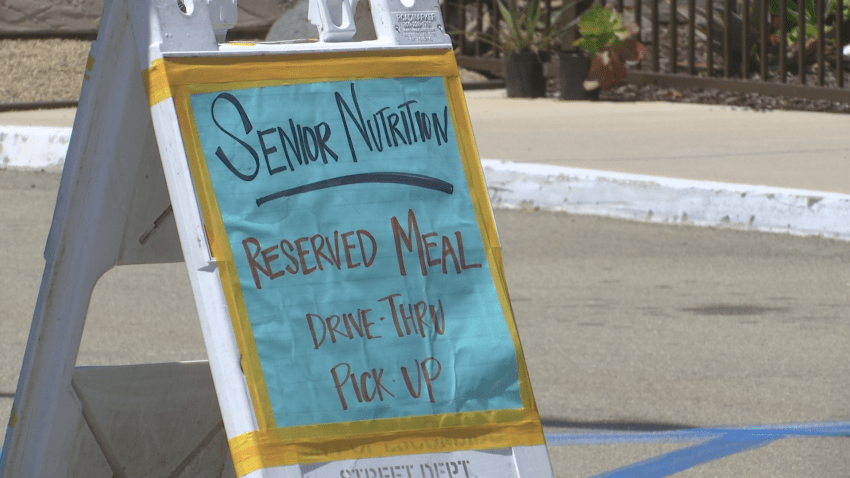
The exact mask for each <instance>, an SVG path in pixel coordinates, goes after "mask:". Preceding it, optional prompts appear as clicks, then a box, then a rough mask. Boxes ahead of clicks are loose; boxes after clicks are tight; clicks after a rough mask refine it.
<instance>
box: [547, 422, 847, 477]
mask: <svg viewBox="0 0 850 478" xmlns="http://www.w3.org/2000/svg"><path fill="white" fill-rule="evenodd" d="M837 436H844V437H850V421H848V422H826V423H794V424H789V425H758V426H749V427H724V428H694V429H685V430H673V431H666V432H627V433H547V434H546V444H547V445H550V446H557V445H609V444H629V443H682V442H700V443H699V444H697V445H693V446H690V447H687V448H682V449H680V450H676V451H672V452H670V453H666V454H663V455H659V456H656V457H653V458H649V459H647V460H644V461H640V462H638V463H633V464H631V465H627V466H625V467H622V468H618V469H616V470H611V471H608V472H605V473H602V474H600V475H596V476H594V477H592V478H621V477H629V478H661V477H664V476H669V475H672V474H674V473H678V472H680V471H683V470H687V469H688V468H692V467H694V466H698V465H701V464H703V463H708V462H710V461H714V460H718V459H720V458H724V457H726V456H729V455H733V454H735V453H740V452H742V451H746V450H751V449H754V448H759V447H762V446H765V445H767V444H769V443H771V442H773V441H776V440H779V439H782V438H788V437H837Z"/></svg>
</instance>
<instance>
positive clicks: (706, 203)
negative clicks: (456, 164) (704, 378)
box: [0, 126, 850, 240]
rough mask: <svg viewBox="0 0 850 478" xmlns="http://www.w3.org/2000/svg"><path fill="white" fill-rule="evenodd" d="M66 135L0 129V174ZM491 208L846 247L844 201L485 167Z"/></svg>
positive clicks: (48, 162) (27, 164)
mask: <svg viewBox="0 0 850 478" xmlns="http://www.w3.org/2000/svg"><path fill="white" fill-rule="evenodd" d="M70 138H71V128H52V127H44V126H0V169H3V168H16V169H17V168H20V169H50V170H61V168H62V166H63V164H64V162H65V155H66V153H67V151H68V143H69V141H70ZM481 163H482V166H483V168H484V178H485V180H486V182H487V189H488V191H489V194H490V202H491V203H492V205H493V207H497V208H509V209H535V208H537V209H544V210H553V211H565V212H570V213H574V214H588V215H596V216H607V217H616V218H621V219H630V220H637V221H650V222H659V223H683V224H693V225H698V226H720V227H735V228H740V229H753V230H759V231H769V232H786V233H791V234H798V235H822V236H824V237H833V238H837V239H844V240H850V195H847V194H836V193H827V192H819V191H806V190H801V189H784V188H772V187H767V186H751V185H746V184H731V183H717V182H709V181H690V180H684V179H672V178H662V177H656V176H644V175H638V174H625V173H614V172H608V171H596V170H592V169H580V168H565V167H561V166H550V165H543V164H534V163H518V162H511V161H501V160H493V159H484V160H482V161H481Z"/></svg>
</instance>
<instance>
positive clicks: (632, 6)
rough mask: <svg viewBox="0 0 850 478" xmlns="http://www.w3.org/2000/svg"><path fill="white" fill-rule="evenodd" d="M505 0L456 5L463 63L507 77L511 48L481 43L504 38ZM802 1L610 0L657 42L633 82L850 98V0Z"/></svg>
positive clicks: (451, 7)
mask: <svg viewBox="0 0 850 478" xmlns="http://www.w3.org/2000/svg"><path fill="white" fill-rule="evenodd" d="M497 1H498V0H455V2H454V3H450V4H447V5H446V7H445V8H446V11H447V23H448V24H449V25H450V27H452V26H453V27H454V28H451V29H450V31H452V32H453V34H452V38H453V41H454V44H455V47H456V51H457V52H458V63H459V64H460V65H461V66H464V67H467V68H470V69H475V70H483V71H489V72H490V73H493V74H496V75H501V74H502V72H503V63H504V58H503V53H504V52H501V51H499V49H498V48H496V47H495V46H493V45H492V44H490V43H487V42H483V41H482V40H481V37H482V36H484V37H490V38H492V37H493V35H495V34H496V33H497V32H499V29H500V27H501V22H502V19H501V18H500V14H499V8H498V3H497ZM531 1H535V0H531ZM538 1H542V2H544V9H545V12H546V14H545V15H544V21H543V24H542V25H541V26H540V28H541V30H548V29H549V28H552V27H553V25H552V24H551V18H552V14H553V13H554V12H555V11H556V9H557V8H560V1H559V0H538ZM792 1H793V0H628V1H624V0H615V1H613V2H607V3H608V4H609V5H610V6H612V7H613V8H615V9H617V10H618V11H620V12H624V16H625V17H626V20H627V21H632V22H635V23H638V25H641V26H642V28H641V31H640V33H639V34H638V35H637V37H638V39H639V40H641V41H642V42H643V43H644V44H645V45H646V46H647V52H648V54H647V57H646V58H645V59H644V60H643V61H641V62H640V63H638V64H637V65H632V66H630V67H629V72H628V76H627V78H626V81H631V82H634V83H644V84H645V83H654V84H658V85H663V86H670V87H680V88H684V87H698V88H715V89H720V90H731V91H739V92H745V93H747V92H753V93H763V94H772V95H780V96H790V97H800V98H810V99H824V100H830V101H838V102H850V89H848V88H847V83H848V78H849V77H850V68H848V65H847V63H848V61H847V60H846V59H845V58H844V55H843V53H842V47H843V45H844V44H848V43H850V22H848V20H850V19H848V18H846V15H845V12H844V8H845V3H847V2H848V1H850V0H829V3H827V2H828V0H800V1H797V2H794V3H792ZM556 2H557V3H556ZM594 3H601V4H603V5H605V4H606V2H605V0H601V1H599V0H595V2H594ZM589 5H590V2H589V1H588V2H587V4H586V5H585V6H584V7H585V8H586V7H587V6H589ZM789 6H791V7H793V8H790V7H789ZM581 7H582V5H581V4H579V8H578V9H577V8H576V6H575V5H573V6H572V7H571V9H572V10H571V11H567V12H565V15H564V18H563V19H564V20H565V21H569V19H570V18H575V16H576V15H577V14H578V13H580V11H581V10H582V9H581ZM827 8H829V11H828V10H827ZM662 15H663V16H666V17H667V18H666V20H665V19H662V18H661V17H662ZM798 19H802V21H798ZM783 26H784V27H783ZM576 34H577V33H576V31H575V29H573V30H571V31H570V32H569V33H567V35H565V37H564V38H563V39H562V42H561V44H562V45H571V44H572V42H573V40H574V39H575V36H576ZM550 71H551V72H553V73H554V72H556V71H557V69H555V68H550Z"/></svg>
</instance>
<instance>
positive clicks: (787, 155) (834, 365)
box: [0, 92, 850, 478]
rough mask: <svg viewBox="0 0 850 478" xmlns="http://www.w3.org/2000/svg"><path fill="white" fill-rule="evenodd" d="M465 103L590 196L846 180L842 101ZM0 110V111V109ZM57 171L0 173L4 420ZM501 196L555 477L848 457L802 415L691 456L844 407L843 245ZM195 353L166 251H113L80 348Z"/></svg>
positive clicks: (494, 150) (820, 418)
mask: <svg viewBox="0 0 850 478" xmlns="http://www.w3.org/2000/svg"><path fill="white" fill-rule="evenodd" d="M467 101H468V107H469V111H470V115H471V117H472V120H473V127H474V130H475V135H476V140H477V143H478V147H479V150H480V155H481V156H482V157H484V158H492V159H499V160H508V161H512V162H517V163H529V164H532V165H533V164H549V165H552V166H556V167H568V168H591V169H593V170H594V171H595V172H598V173H599V174H597V175H596V176H594V177H596V178H597V179H596V180H594V182H593V183H592V187H591V189H590V191H591V192H592V191H593V190H594V189H593V188H596V187H600V186H601V185H605V184H606V183H610V181H611V179H610V178H622V177H624V176H618V175H622V174H637V175H641V177H649V176H651V177H652V178H653V179H652V181H655V182H656V183H657V184H666V183H665V181H666V180H665V178H668V179H669V178H674V179H673V180H677V181H678V180H685V181H692V183H688V184H691V185H692V186H694V187H697V186H698V185H700V184H702V185H704V191H705V195H706V196H710V195H712V194H714V195H716V194H717V191H718V186H717V184H718V183H719V182H721V183H724V184H727V185H728V184H738V185H740V186H741V187H742V188H745V189H746V188H750V187H752V186H763V187H764V188H767V189H769V190H775V192H776V194H779V193H781V192H782V190H783V189H782V188H792V189H793V190H801V189H803V190H809V191H813V192H820V193H821V196H823V197H827V196H829V193H831V194H834V195H837V196H834V197H836V198H839V199H840V195H843V194H847V193H850V187H848V186H847V185H846V182H845V181H843V180H842V178H846V177H848V173H850V171H848V169H850V162H848V159H850V143H848V142H847V141H846V140H844V136H843V135H845V136H846V133H845V132H846V131H847V130H848V126H850V117H845V116H840V115H828V114H818V113H797V112H769V113H755V112H752V111H743V110H735V109H732V108H726V107H709V106H699V105H673V104H664V103H661V104H656V103H646V104H641V103H635V104H607V103H582V102H558V101H554V100H533V101H532V100H507V99H504V98H501V97H499V93H498V92H473V93H472V94H469V95H468V96H467ZM8 118H9V117H8V116H6V115H0V124H9V121H11V120H9V119H8ZM32 118H33V119H32V120H31V121H32V124H33V125H34V126H41V125H45V123H47V122H48V121H55V123H52V124H50V126H58V127H63V126H65V127H67V126H68V124H69V123H68V116H67V114H66V116H65V117H64V119H63V118H59V119H56V118H52V119H50V120H47V119H44V117H43V115H42V116H38V115H34V116H33V117H32ZM15 121H17V122H19V123H21V122H24V121H29V120H26V117H25V115H21V116H17V117H15ZM512 164H513V163H512ZM520 169H522V168H519V167H518V170H520ZM608 173H610V174H611V175H612V176H611V177H610V178H609V177H608V176H606V174H608ZM555 177H556V175H552V178H555ZM552 181H555V180H554V179H552ZM671 181H672V180H671ZM58 182H59V175H57V174H51V173H42V172H32V171H30V172H25V171H13V170H7V171H0V200H2V203H3V204H4V205H5V206H6V207H4V209H3V212H2V216H0V217H2V219H0V223H2V224H3V227H2V229H0V243H2V244H3V247H2V248H0V255H2V259H3V261H4V264H6V265H7V266H6V267H5V268H4V270H3V272H2V274H0V303H2V304H3V305H4V307H3V308H2V311H0V321H2V323H3V324H4V326H5V327H6V330H7V333H6V334H4V335H3V336H2V338H0V341H2V342H0V343H2V346H3V349H2V350H4V353H3V354H2V355H0V374H1V375H0V414H2V415H0V420H4V419H5V418H6V416H8V409H9V407H10V406H11V400H12V397H13V395H14V389H15V383H16V381H17V373H18V369H19V367H20V361H21V357H22V355H23V351H24V347H25V345H26V338H27V334H28V330H29V320H30V318H31V315H32V310H33V307H34V305H35V298H36V295H37V293H38V287H39V282H40V277H41V272H42V268H43V265H44V263H43V259H42V258H41V253H42V248H43V245H44V241H45V239H46V235H47V230H48V228H49V224H50V219H51V215H52V210H53V205H54V201H55V195H56V189H57V188H58ZM555 182H557V181H555ZM566 184H567V186H570V185H571V183H566ZM637 185H638V186H639V187H636V188H632V189H628V190H627V191H630V193H632V194H637V193H635V191H637V192H640V191H641V189H640V187H644V186H645V183H640V182H638V183H637ZM491 193H492V192H491ZM765 194H774V193H770V192H766V193H765ZM809 197H814V196H809ZM830 197H833V196H830ZM626 199H627V198H624V199H623V201H626ZM815 202H817V201H815ZM836 204H837V203H836ZM498 205H500V206H505V207H509V208H512V209H497V210H496V220H497V225H498V228H499V233H500V238H501V242H502V245H503V255H504V261H505V269H506V276H507V281H508V286H509V289H510V292H511V298H512V302H513V307H514V309H515V312H516V317H517V322H518V327H519V330H520V334H521V337H522V340H523V346H524V349H525V354H526V356H527V358H528V364H529V369H530V373H531V378H532V384H533V387H534V391H535V396H536V398H537V403H538V406H539V409H540V413H541V416H542V418H543V421H544V426H545V429H546V431H547V433H548V434H549V435H548V437H549V439H550V447H549V451H550V456H551V458H552V461H553V466H554V468H555V472H556V476H557V477H558V478H565V477H573V476H576V477H578V476H593V475H597V474H602V473H606V472H609V471H611V470H617V469H620V476H665V475H663V474H658V472H657V471H656V472H655V474H653V473H652V472H651V470H650V468H651V466H652V465H653V464H654V466H656V467H658V466H660V467H661V468H663V469H667V470H672V469H675V468H671V467H672V466H673V464H675V463H678V466H680V468H679V469H682V470H684V471H682V472H681V473H679V474H677V475H676V476H683V477H692V476H693V477H696V476H700V477H702V476H753V477H761V476H764V477H768V476H771V477H783V476H788V477H792V476H793V477H797V476H813V477H833V476H843V475H844V474H846V470H847V469H850V453H847V451H848V444H850V442H848V438H847V437H846V436H825V434H824V433H819V432H812V433H808V434H806V433H797V434H796V435H794V434H792V435H788V434H787V433H785V434H784V435H783V434H774V435H769V434H768V435H769V436H768V438H767V439H766V438H764V437H765V436H767V435H765V433H762V434H761V435H759V436H760V437H761V439H760V440H755V439H752V437H750V438H749V439H748V440H749V441H746V440H743V441H742V440H739V441H737V442H735V443H733V444H731V445H730V444H729V443H727V442H723V443H718V442H715V441H709V442H708V445H706V446H707V447H708V448H701V449H698V450H694V451H693V452H690V451H689V450H690V449H689V447H692V446H694V445H695V444H699V443H703V442H706V440H707V438H706V437H709V436H713V435H711V433H715V434H716V433H719V432H717V431H716V428H717V427H744V428H745V429H747V430H752V428H753V427H754V426H761V427H764V426H777V425H788V424H792V425H794V424H796V427H797V428H796V429H797V430H803V431H812V430H814V428H813V427H812V425H811V424H812V423H818V424H826V425H836V424H838V425H841V424H847V423H848V422H850V410H848V407H847V403H848V398H850V382H848V380H847V377H848V372H850V370H848V369H850V365H848V362H847V360H846V358H845V357H846V355H847V351H848V343H850V342H848V339H850V323H848V321H847V320H844V319H845V318H846V311H847V310H848V305H850V304H848V301H850V299H848V291H850V272H848V270H847V264H846V262H847V261H850V254H848V252H850V242H847V241H843V240H834V239H828V238H823V237H816V236H815V237H798V236H793V235H788V234H765V233H759V232H753V231H743V230H734V229H730V228H703V227H692V226H689V225H679V226H677V227H671V226H669V225H662V224H652V223H647V222H635V221H622V220H616V219H610V218H604V217H598V216H593V215H575V214H567V213H564V212H559V211H547V210H535V208H537V207H538V206H535V205H534V204H530V203H522V202H515V203H510V202H507V203H505V204H498ZM811 206H813V205H809V209H812V207H811ZM692 207H693V208H698V206H692ZM839 208H840V206H835V207H834V209H829V208H826V209H822V210H817V211H814V209H812V211H813V212H812V214H815V212H816V213H817V214H816V215H829V214H832V213H835V211H837V209H839ZM543 209H546V208H543ZM552 209H557V208H552ZM692 210H695V209H692ZM790 213H791V212H789V214H790ZM667 222H678V223H682V222H685V223H687V221H682V220H681V218H680V219H679V220H676V221H672V220H671V221H667ZM827 222H828V221H827ZM739 229H743V227H739ZM205 353H206V352H205V350H204V347H203V343H202V340H201V335H200V330H199V327H198V322H197V314H196V312H195V309H194V305H193V303H192V299H191V293H190V290H189V286H188V280H187V277H186V272H185V269H184V268H183V266H182V264H171V265H151V266H126V267H119V268H117V269H115V270H113V271H110V272H109V273H107V274H106V275H105V276H104V277H103V278H102V279H101V281H100V282H99V283H98V286H97V288H96V289H95V294H94V296H93V298H92V302H91V305H90V308H89V314H88V319H87V326H86V330H85V333H84V336H83V344H82V348H81V351H80V356H79V359H78V364H80V365H83V364H91V365H95V364H97V365H105V364H124V363H145V362H151V361H174V360H192V359H202V358H204V357H205ZM800 424H804V425H800ZM711 430H715V431H713V432H712V431H711ZM673 432H675V433H679V434H678V435H676V434H675V433H674V434H671V433H673ZM665 433H666V434H665ZM687 433H690V434H689V435H688V434H687ZM683 434H685V435H683ZM725 434H728V430H727V431H726V432H723V433H721V435H724V436H726V435H725ZM826 435H828V433H827V434H826ZM832 435H835V433H833V434H832ZM728 436H732V435H728ZM727 441H728V440H727ZM730 443H731V442H730ZM740 443H745V445H746V446H742V445H740ZM711 444H716V445H714V446H713V447H712V445H711ZM736 446H737V447H738V448H736ZM677 451H678V452H679V453H681V455H666V456H662V458H661V459H660V461H658V460H656V461H655V462H652V461H651V460H652V459H653V457H657V456H659V455H663V454H666V453H676V452H677ZM735 452H738V453H735ZM697 455H698V456H697ZM699 456H701V457H702V461H700V458H699ZM644 460H650V461H649V462H643V461H644ZM642 462H643V463H644V465H643V468H640V467H637V468H635V467H632V468H623V467H629V466H633V465H634V464H635V463H638V464H640V463H642ZM685 465H687V466H685ZM691 465H695V466H691ZM665 466H666V468H664V467H665ZM682 466H684V468H682ZM647 470H650V471H647ZM612 476H617V475H616V474H615V475H612Z"/></svg>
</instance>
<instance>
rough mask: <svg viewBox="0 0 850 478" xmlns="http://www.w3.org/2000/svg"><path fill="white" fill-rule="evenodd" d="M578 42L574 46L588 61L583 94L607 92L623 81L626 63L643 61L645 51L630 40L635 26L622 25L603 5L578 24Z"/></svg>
mask: <svg viewBox="0 0 850 478" xmlns="http://www.w3.org/2000/svg"><path fill="white" fill-rule="evenodd" d="M578 29H579V34H580V35H581V38H579V39H578V40H576V41H575V42H574V43H573V45H574V46H577V47H579V48H580V49H581V50H582V51H584V52H585V53H586V54H587V55H588V56H589V57H590V69H589V71H588V73H587V79H586V80H585V82H584V88H585V89H586V90H593V89H596V88H599V89H601V90H607V89H608V88H610V87H611V86H613V85H616V84H617V83H619V82H620V81H622V80H623V78H625V77H626V62H627V61H639V60H641V59H643V58H644V57H646V47H645V46H644V45H643V43H641V42H640V41H638V40H635V39H632V38H630V37H631V36H632V35H633V34H635V33H637V31H638V26H637V25H634V24H626V23H624V22H623V16H622V15H621V14H620V13H617V12H616V11H614V10H612V9H610V8H608V7H603V6H602V5H594V6H592V7H591V8H590V9H589V10H587V11H586V12H585V13H584V14H583V15H582V16H581V18H580V20H579V23H578Z"/></svg>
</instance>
